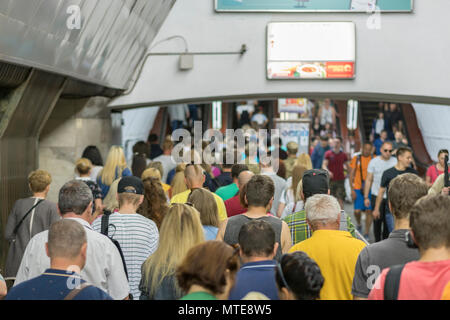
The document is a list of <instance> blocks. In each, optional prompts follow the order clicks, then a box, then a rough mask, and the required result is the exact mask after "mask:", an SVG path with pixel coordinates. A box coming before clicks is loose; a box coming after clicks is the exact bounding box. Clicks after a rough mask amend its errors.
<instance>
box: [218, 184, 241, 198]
mask: <svg viewBox="0 0 450 320" xmlns="http://www.w3.org/2000/svg"><path fill="white" fill-rule="evenodd" d="M238 192H239V188H238V186H237V185H236V183H232V184H229V185H227V186H224V187H220V188H219V189H217V190H216V194H217V195H218V196H219V197H221V198H222V200H223V201H226V200H228V199H230V198H233V197H234V196H235V195H236V194H237V193H238Z"/></svg>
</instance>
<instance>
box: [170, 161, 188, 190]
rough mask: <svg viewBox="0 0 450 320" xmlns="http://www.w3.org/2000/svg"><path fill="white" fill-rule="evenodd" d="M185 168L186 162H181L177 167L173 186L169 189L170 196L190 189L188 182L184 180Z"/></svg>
mask: <svg viewBox="0 0 450 320" xmlns="http://www.w3.org/2000/svg"><path fill="white" fill-rule="evenodd" d="M184 169H186V164H184V163H180V164H179V165H177V167H176V173H175V176H174V177H173V179H172V183H171V188H170V191H169V196H170V198H172V197H173V196H174V195H176V194H178V193H182V192H184V191H186V190H187V189H188V187H187V185H186V182H185V181H184Z"/></svg>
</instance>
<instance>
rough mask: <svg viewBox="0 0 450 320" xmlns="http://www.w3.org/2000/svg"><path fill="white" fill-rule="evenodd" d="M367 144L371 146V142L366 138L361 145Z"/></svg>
mask: <svg viewBox="0 0 450 320" xmlns="http://www.w3.org/2000/svg"><path fill="white" fill-rule="evenodd" d="M367 145H369V146H372V142H370V141H367V140H366V141H364V143H363V146H367Z"/></svg>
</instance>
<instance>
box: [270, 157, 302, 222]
mask: <svg viewBox="0 0 450 320" xmlns="http://www.w3.org/2000/svg"><path fill="white" fill-rule="evenodd" d="M305 171H306V168H305V167H304V166H301V165H296V166H294V168H293V169H292V182H291V185H290V186H287V187H286V188H285V189H284V190H283V192H282V193H281V197H280V204H279V205H278V211H277V216H278V217H279V218H281V219H284V218H285V217H286V216H287V215H289V214H291V213H294V212H298V211H300V210H303V207H304V203H303V200H302V199H301V197H300V195H299V193H298V192H297V189H298V185H299V183H300V181H302V178H303V174H304V173H305Z"/></svg>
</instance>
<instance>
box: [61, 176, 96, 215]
mask: <svg viewBox="0 0 450 320" xmlns="http://www.w3.org/2000/svg"><path fill="white" fill-rule="evenodd" d="M92 200H93V197H92V191H91V189H90V188H89V187H88V185H87V184H86V183H84V182H83V181H81V180H71V181H69V182H66V183H65V184H64V185H63V186H62V187H61V189H60V190H59V197H58V207H59V210H60V212H61V214H62V215H63V214H65V213H68V212H73V213H75V214H77V215H82V214H83V212H85V211H86V209H87V207H88V205H89V203H91V202H92Z"/></svg>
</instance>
